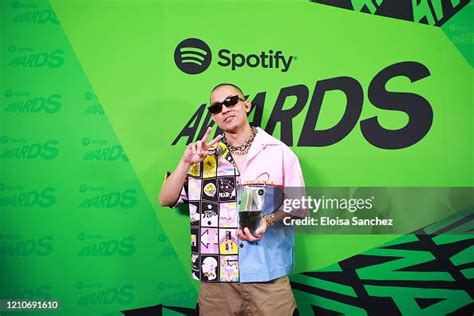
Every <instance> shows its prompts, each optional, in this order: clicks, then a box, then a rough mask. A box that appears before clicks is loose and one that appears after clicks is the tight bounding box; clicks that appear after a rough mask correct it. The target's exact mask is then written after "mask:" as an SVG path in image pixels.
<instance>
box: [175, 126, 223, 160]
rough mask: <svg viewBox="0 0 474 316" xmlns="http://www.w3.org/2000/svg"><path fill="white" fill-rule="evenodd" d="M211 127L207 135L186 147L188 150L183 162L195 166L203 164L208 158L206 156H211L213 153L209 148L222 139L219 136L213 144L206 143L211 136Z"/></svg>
mask: <svg viewBox="0 0 474 316" xmlns="http://www.w3.org/2000/svg"><path fill="white" fill-rule="evenodd" d="M211 130H212V128H211V127H208V128H207V131H206V133H205V134H204V136H203V137H202V138H201V140H198V141H197V142H195V143H191V144H189V145H188V146H187V147H186V150H185V151H184V154H183V158H182V159H183V161H184V162H185V163H189V164H194V163H197V162H201V161H203V160H204V158H206V156H208V155H211V154H212V152H210V151H209V148H211V147H212V146H214V145H215V144H217V142H219V141H220V140H221V138H222V135H217V137H216V138H214V139H213V140H212V141H211V142H209V143H206V142H207V139H208V138H209V135H211Z"/></svg>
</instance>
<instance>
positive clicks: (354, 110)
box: [172, 61, 434, 149]
mask: <svg viewBox="0 0 474 316" xmlns="http://www.w3.org/2000/svg"><path fill="white" fill-rule="evenodd" d="M430 75H431V73H430V71H429V69H428V68H427V67H426V66H425V65H423V64H421V63H419V62H416V61H403V62H399V63H395V64H393V65H389V66H387V67H386V68H384V69H382V70H381V71H380V72H378V73H377V74H375V76H374V77H373V79H372V80H371V81H370V83H369V84H368V91H367V95H368V99H369V101H370V103H371V104H372V105H373V106H374V107H376V108H377V109H380V110H381V111H378V112H377V115H375V116H372V117H361V113H362V107H363V106H364V90H363V88H362V85H361V83H360V82H359V81H358V80H356V79H355V78H352V77H349V76H339V77H334V78H329V79H323V80H319V81H317V82H316V84H315V86H314V90H313V92H312V95H310V90H309V88H308V87H307V86H306V85H304V84H297V85H293V86H289V87H284V88H281V89H280V91H279V93H278V96H277V99H276V101H275V104H274V106H273V109H272V112H271V113H270V116H269V119H268V122H267V124H266V126H265V128H264V129H265V131H266V132H267V133H269V134H273V132H274V131H275V129H276V128H277V126H280V135H281V136H280V139H281V141H283V142H284V143H286V144H287V145H288V146H293V130H294V126H293V119H294V118H295V117H297V116H298V115H300V114H303V113H304V111H303V110H304V109H305V108H307V111H306V117H305V119H304V123H303V127H302V129H301V131H300V134H299V137H297V139H298V142H297V146H299V147H325V146H331V145H334V144H336V143H338V142H340V141H341V140H342V139H344V138H345V137H347V136H348V135H349V134H350V133H351V131H352V130H353V129H354V128H355V127H356V125H357V123H358V122H359V121H360V123H359V125H360V130H361V132H362V135H363V137H364V139H365V140H366V141H367V142H368V143H369V144H371V145H373V146H375V147H378V148H382V149H402V148H407V147H410V146H413V145H414V144H416V143H417V142H419V141H421V140H422V139H423V138H424V137H425V136H426V135H427V133H428V132H429V130H430V129H431V126H432V124H433V116H434V114H433V109H432V107H431V104H430V103H429V101H428V100H426V99H425V98H424V97H422V96H420V95H418V94H415V93H410V92H403V91H388V90H387V88H386V85H387V83H388V82H389V81H390V80H391V79H393V78H396V77H405V78H408V79H409V80H410V81H411V82H412V83H413V84H414V83H415V82H417V81H419V80H422V79H425V78H427V77H429V76H430ZM334 92H339V93H340V92H342V93H343V94H344V96H345V99H346V102H345V103H346V104H345V111H344V114H343V115H342V117H341V118H340V120H339V122H338V123H337V124H336V125H334V126H332V127H330V128H327V129H316V126H317V123H318V119H319V118H320V113H321V108H322V106H323V103H324V102H323V101H324V97H325V96H326V94H331V93H334ZM266 93H267V92H259V93H257V94H256V95H255V97H254V99H253V100H252V109H251V111H256V112H255V115H254V116H253V121H252V122H251V124H252V125H255V126H262V127H263V124H262V118H263V116H262V115H261V113H263V107H264V103H265V100H266ZM308 101H309V102H308ZM289 103H291V104H289ZM326 106H328V105H326ZM204 107H205V105H204V104H203V105H201V107H200V108H199V109H198V110H197V111H196V112H195V113H194V114H193V115H192V118H191V120H189V122H188V123H187V124H186V126H185V127H184V128H183V129H182V130H181V132H180V133H179V134H178V136H177V137H176V138H175V139H174V141H173V143H172V145H175V144H177V143H178V141H179V140H180V139H181V138H182V137H185V138H186V137H187V144H189V143H191V142H192V141H196V140H195V138H196V136H197V135H199V134H202V133H203V132H204V131H203V129H206V128H207V124H204V125H203V126H201V128H200V130H199V131H198V127H199V126H200V122H201V119H202V117H203V111H204ZM384 111H398V112H402V113H404V114H406V115H407V116H408V123H400V124H401V126H399V127H398V128H396V129H388V128H386V127H384V126H382V124H381V123H380V120H379V117H383V115H384ZM249 115H250V114H249ZM402 124H403V125H404V126H403V125H402ZM212 125H213V124H210V126H212Z"/></svg>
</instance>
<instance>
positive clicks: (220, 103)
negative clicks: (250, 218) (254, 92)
mask: <svg viewBox="0 0 474 316" xmlns="http://www.w3.org/2000/svg"><path fill="white" fill-rule="evenodd" d="M210 104H211V106H209V108H208V110H209V111H210V112H211V115H212V119H213V120H214V122H215V123H216V124H217V126H218V127H219V128H220V129H221V130H222V131H223V132H224V134H223V135H219V136H217V137H216V138H215V139H213V140H212V141H210V142H208V138H209V135H210V133H211V128H209V129H208V130H207V131H206V134H205V135H204V137H203V138H202V139H201V140H200V141H197V142H196V143H192V144H189V145H188V146H187V147H186V150H185V151H184V154H183V156H182V158H181V160H180V161H179V164H178V166H177V167H176V169H175V170H174V172H173V173H172V174H171V175H170V176H169V177H168V178H167V180H166V181H165V183H164V184H163V187H162V189H161V192H160V204H161V205H162V206H177V205H180V204H181V203H183V202H186V201H187V202H188V203H189V210H190V221H191V244H192V245H191V250H192V275H193V277H194V278H195V279H198V280H201V281H202V283H201V290H200V293H199V307H200V313H201V315H205V316H208V315H210V316H212V315H292V314H293V311H294V309H295V307H296V304H295V299H294V297H293V294H292V291H291V287H290V283H289V280H288V276H287V275H288V274H289V273H290V272H291V270H292V269H293V267H294V232H293V228H292V227H291V226H288V225H284V224H283V223H282V220H283V218H285V217H287V216H296V217H305V216H307V215H308V214H307V213H308V211H307V210H303V209H297V210H293V211H291V212H289V213H286V212H284V211H283V210H281V209H278V210H274V209H272V210H271V211H268V210H267V211H266V212H264V213H265V215H264V216H263V219H262V220H261V224H260V226H259V227H257V228H256V230H255V231H253V232H251V231H250V230H249V228H248V227H244V228H243V230H242V229H240V228H239V206H238V202H239V201H240V198H239V194H238V192H240V191H239V188H243V187H245V186H255V185H257V186H258V185H261V186H262V188H278V187H280V188H281V187H283V188H285V187H304V180H303V176H302V172H301V167H300V164H299V161H298V158H297V157H296V155H295V154H294V153H293V152H292V151H291V149H289V148H288V147H287V146H286V145H285V144H284V143H282V142H281V141H279V140H277V139H275V138H274V137H272V136H271V135H269V134H267V133H266V132H265V131H264V130H262V129H260V128H255V127H251V126H250V124H249V122H248V119H247V114H248V113H249V112H250V110H251V103H250V101H249V100H246V99H245V97H244V94H243V93H242V91H241V89H240V88H239V87H237V86H236V85H233V84H227V83H225V84H219V85H217V86H216V87H215V88H214V89H213V90H212V92H211V103H210ZM262 192H263V191H262ZM268 192H273V191H271V190H270V191H268ZM259 194H260V193H259ZM238 239H239V240H238Z"/></svg>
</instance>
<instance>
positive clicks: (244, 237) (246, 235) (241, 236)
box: [237, 219, 267, 241]
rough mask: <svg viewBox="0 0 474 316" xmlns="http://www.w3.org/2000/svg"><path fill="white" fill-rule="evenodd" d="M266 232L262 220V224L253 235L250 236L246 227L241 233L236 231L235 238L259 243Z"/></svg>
mask: <svg viewBox="0 0 474 316" xmlns="http://www.w3.org/2000/svg"><path fill="white" fill-rule="evenodd" d="M266 231H267V223H266V222H265V221H264V220H263V219H262V224H261V225H260V226H259V227H258V228H257V229H256V230H255V235H252V233H251V232H250V230H249V229H248V227H245V228H244V230H243V231H242V230H241V229H239V230H237V236H238V237H239V239H240V240H246V241H259V240H261V239H262V238H263V235H264V234H265V232H266Z"/></svg>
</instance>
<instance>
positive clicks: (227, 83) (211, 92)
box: [211, 82, 245, 98]
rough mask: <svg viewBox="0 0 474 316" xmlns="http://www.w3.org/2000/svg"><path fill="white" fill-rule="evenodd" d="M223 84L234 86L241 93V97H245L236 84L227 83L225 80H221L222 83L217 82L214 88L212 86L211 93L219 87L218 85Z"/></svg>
mask: <svg viewBox="0 0 474 316" xmlns="http://www.w3.org/2000/svg"><path fill="white" fill-rule="evenodd" d="M224 86H231V87H234V88H235V89H236V90H237V91H238V92H239V93H240V94H241V95H240V96H241V97H242V98H245V94H244V93H243V92H242V89H240V88H239V87H238V86H236V85H235V84H233V83H227V82H223V83H219V84H218V85H217V86H215V87H214V88H212V90H211V95H212V93H213V92H214V91H216V90H217V89H219V88H220V87H224Z"/></svg>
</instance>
